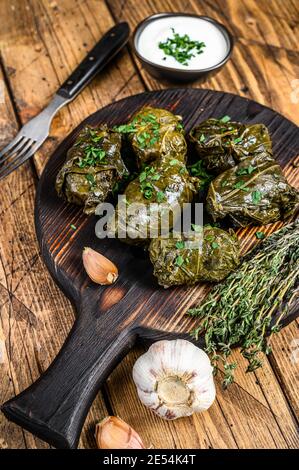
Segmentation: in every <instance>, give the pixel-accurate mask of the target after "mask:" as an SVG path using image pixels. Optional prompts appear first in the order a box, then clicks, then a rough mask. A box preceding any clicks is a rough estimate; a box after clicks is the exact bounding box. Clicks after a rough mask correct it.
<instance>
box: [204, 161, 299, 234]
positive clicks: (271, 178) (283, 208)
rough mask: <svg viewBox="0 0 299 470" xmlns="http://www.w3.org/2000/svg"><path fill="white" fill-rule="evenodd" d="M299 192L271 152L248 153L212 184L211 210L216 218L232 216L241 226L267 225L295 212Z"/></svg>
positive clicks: (208, 196)
mask: <svg viewBox="0 0 299 470" xmlns="http://www.w3.org/2000/svg"><path fill="white" fill-rule="evenodd" d="M298 201H299V200H298V192H297V190H296V189H295V188H293V187H292V186H290V185H289V184H288V182H287V181H286V178H285V177H284V175H283V173H282V170H281V168H280V166H279V164H278V163H277V162H276V161H275V160H274V159H273V158H271V156H270V155H269V156H268V157H267V158H265V156H263V155H258V156H257V157H254V158H252V157H248V158H246V159H245V160H243V161H242V162H241V163H239V165H237V166H235V167H234V168H231V169H229V170H227V171H225V172H224V173H222V174H221V175H218V176H217V177H216V178H215V179H214V180H213V181H212V182H211V184H210V186H209V190H208V195H207V210H208V212H209V213H210V215H211V216H212V218H213V219H214V221H216V220H220V219H224V218H225V217H228V218H229V219H230V221H231V222H232V224H233V225H234V226H237V227H246V226H247V225H250V224H253V225H266V224H269V223H273V222H277V221H278V220H284V219H286V218H287V217H289V216H291V215H292V214H293V213H294V211H295V209H296V206H297V204H298Z"/></svg>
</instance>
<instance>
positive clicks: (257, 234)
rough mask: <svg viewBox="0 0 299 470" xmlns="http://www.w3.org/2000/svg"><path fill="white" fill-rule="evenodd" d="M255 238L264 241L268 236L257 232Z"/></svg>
mask: <svg viewBox="0 0 299 470" xmlns="http://www.w3.org/2000/svg"><path fill="white" fill-rule="evenodd" d="M255 236H256V238H259V239H261V240H262V239H263V238H265V236H266V235H265V234H264V232H255Z"/></svg>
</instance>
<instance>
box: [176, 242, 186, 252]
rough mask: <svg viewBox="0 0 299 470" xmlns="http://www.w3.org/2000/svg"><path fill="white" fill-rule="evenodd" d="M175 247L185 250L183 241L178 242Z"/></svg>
mask: <svg viewBox="0 0 299 470" xmlns="http://www.w3.org/2000/svg"><path fill="white" fill-rule="evenodd" d="M175 247H176V248H177V249H178V250H182V249H183V248H185V242H184V241H183V240H179V241H178V242H176V244H175Z"/></svg>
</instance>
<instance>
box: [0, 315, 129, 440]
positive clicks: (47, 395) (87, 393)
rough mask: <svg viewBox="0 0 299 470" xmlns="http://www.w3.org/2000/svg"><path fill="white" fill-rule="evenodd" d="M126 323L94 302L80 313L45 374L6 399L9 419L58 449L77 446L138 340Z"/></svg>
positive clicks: (5, 406) (5, 408)
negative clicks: (101, 394)
mask: <svg viewBox="0 0 299 470" xmlns="http://www.w3.org/2000/svg"><path fill="white" fill-rule="evenodd" d="M121 316H122V315H121V312H120V317H121ZM121 321H122V320H115V318H109V312H99V313H98V314H97V313H96V309H92V307H90V306H89V307H88V310H87V311H84V312H80V315H78V319H77V320H76V321H75V323H74V326H73V328H72V330H71V332H70V334H69V336H68V338H67V339H66V341H65V343H64V345H63V347H62V349H61V351H60V353H59V354H58V356H57V357H56V359H55V360H54V362H53V363H52V364H51V365H50V367H49V368H48V369H47V370H46V372H45V373H44V374H42V375H41V377H40V378H39V379H38V380H37V381H36V382H34V383H33V384H32V385H31V386H30V387H29V388H27V389H26V390H24V391H23V392H22V393H20V394H19V395H17V396H16V397H15V398H12V399H11V400H9V401H7V402H6V403H4V405H3V406H2V411H3V413H4V414H5V415H6V417H7V418H8V419H11V420H12V421H14V422H15V423H17V424H19V425H20V426H22V427H23V428H25V429H27V430H28V431H30V432H32V433H33V434H35V435H36V436H38V437H40V438H41V439H43V440H45V441H46V442H48V443H49V444H51V445H53V446H55V447H57V448H76V447H77V445H78V441H79V437H80V433H81V429H82V426H83V424H84V421H85V418H86V415H87V413H88V410H89V408H90V406H91V403H92V401H93V399H94V397H95V395H96V393H97V392H98V390H99V388H100V386H101V385H102V384H103V382H104V381H105V379H106V378H107V376H108V375H109V373H110V372H111V371H112V369H113V368H114V367H115V366H116V364H117V363H118V362H119V361H120V360H121V359H122V358H123V357H124V355H125V354H126V353H127V352H128V351H129V349H130V348H131V347H132V346H133V344H134V343H135V339H136V334H134V332H133V330H132V329H131V330H128V329H126V328H122V326H121ZM101 418H103V416H99V419H101Z"/></svg>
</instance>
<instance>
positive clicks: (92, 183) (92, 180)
mask: <svg viewBox="0 0 299 470" xmlns="http://www.w3.org/2000/svg"><path fill="white" fill-rule="evenodd" d="M85 178H86V179H87V181H88V182H89V184H90V186H93V185H94V184H95V177H94V175H92V174H91V173H87V175H85Z"/></svg>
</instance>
